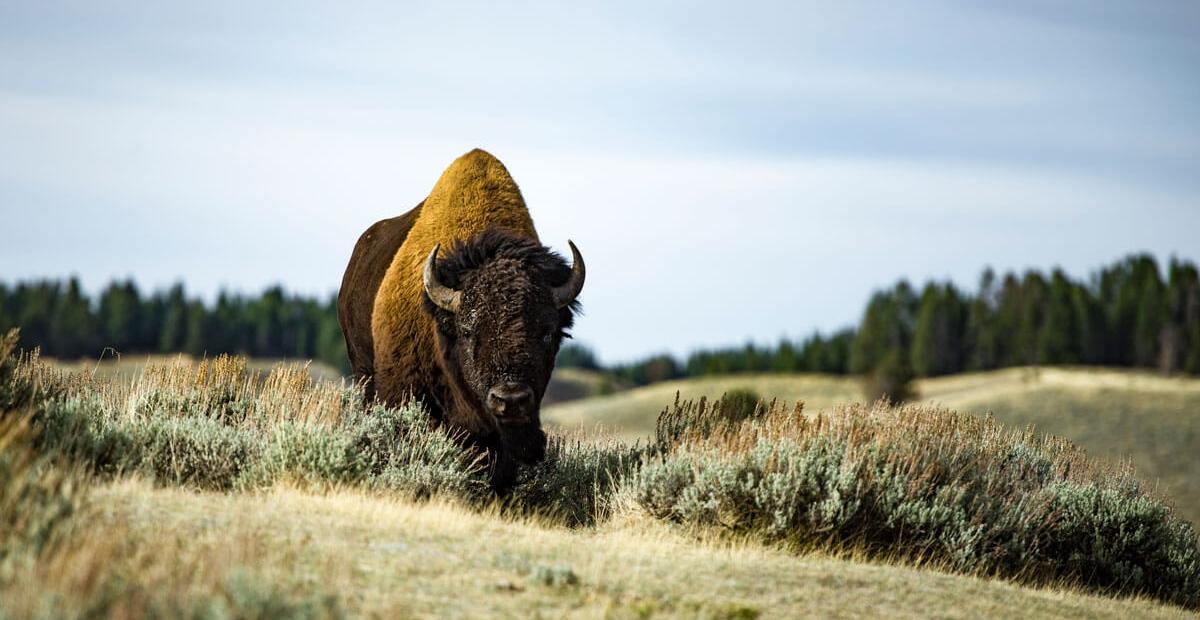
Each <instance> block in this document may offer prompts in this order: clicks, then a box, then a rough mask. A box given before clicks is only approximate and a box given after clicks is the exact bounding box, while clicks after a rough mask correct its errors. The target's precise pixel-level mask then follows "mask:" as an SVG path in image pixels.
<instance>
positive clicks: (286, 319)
mask: <svg viewBox="0 0 1200 620" xmlns="http://www.w3.org/2000/svg"><path fill="white" fill-rule="evenodd" d="M10 327H20V328H21V344H22V346H24V347H26V348H32V347H35V346H36V347H41V349H42V353H43V354H44V355H48V356H52V357H59V358H64V359H77V358H81V357H88V358H97V357H100V356H101V354H102V353H103V352H104V351H105V349H108V348H111V349H113V350H114V351H116V352H119V353H121V354H137V353H188V354H191V355H195V356H203V355H208V356H213V355H217V354H220V353H235V354H244V355H250V356H255V357H292V358H303V359H315V360H320V361H322V362H325V363H328V364H330V365H332V366H333V367H334V368H338V369H341V370H342V371H346V370H347V369H348V366H349V363H348V362H347V359H346V345H345V341H344V340H343V338H342V331H341V328H340V327H339V325H338V321H337V312H336V309H335V306H334V298H333V297H332V296H331V297H329V298H327V299H314V298H309V297H303V296H297V295H288V294H287V293H285V292H284V291H283V289H282V288H280V287H278V286H276V287H272V288H268V289H267V290H265V291H264V292H263V293H262V294H260V295H257V296H243V295H236V294H230V293H225V292H222V293H221V294H220V295H218V296H217V299H216V301H215V302H214V303H211V304H205V303H203V302H202V301H200V299H198V298H196V297H189V296H188V295H187V293H186V291H185V290H184V287H183V285H181V284H177V285H175V286H173V287H171V288H170V289H167V290H165V291H156V292H154V293H150V294H143V293H142V292H141V291H140V290H139V289H138V287H137V285H135V284H134V283H133V282H132V281H128V280H127V281H118V282H113V283H111V284H110V285H109V286H108V287H107V288H105V289H104V290H103V291H102V292H101V293H100V294H99V296H98V297H96V298H95V299H93V298H92V297H91V296H89V295H88V294H87V293H86V292H85V291H84V290H83V289H82V287H81V286H80V284H79V281H78V279H76V278H71V279H69V280H67V281H66V282H65V283H64V282H58V281H50V280H41V281H33V282H22V283H18V284H16V285H15V286H7V285H5V284H3V283H0V333H4V332H6V331H7V330H8V329H9V328H10Z"/></svg>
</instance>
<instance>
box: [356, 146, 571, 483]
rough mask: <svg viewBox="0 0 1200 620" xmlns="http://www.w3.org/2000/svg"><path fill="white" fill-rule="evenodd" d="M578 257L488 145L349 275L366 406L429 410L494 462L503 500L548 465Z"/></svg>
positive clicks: (377, 234)
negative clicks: (546, 233) (554, 246)
mask: <svg viewBox="0 0 1200 620" xmlns="http://www.w3.org/2000/svg"><path fill="white" fill-rule="evenodd" d="M568 243H570V242H568ZM570 247H571V253H572V254H573V262H572V264H571V265H568V264H567V263H566V261H565V260H564V259H563V258H562V257H561V256H559V255H557V254H555V253H554V252H552V251H550V250H549V249H548V248H546V247H545V246H543V245H542V244H541V242H540V241H539V240H538V236H537V232H536V231H535V230H534V228H533V220H532V219H531V218H530V216H529V211H528V209H526V207H525V201H524V199H523V198H522V197H521V193H520V190H518V189H517V185H516V183H514V182H513V180H512V177H511V176H509V174H508V171H507V170H506V169H505V168H504V165H503V164H501V163H500V161H499V160H497V159H496V158H495V157H493V156H492V155H490V154H488V153H486V152H484V151H482V150H478V149H477V150H474V151H471V152H470V153H467V154H466V155H463V156H462V157H460V158H458V159H457V160H455V161H454V163H452V164H451V165H450V167H449V168H447V169H446V171H445V172H444V173H442V176H441V178H440V179H439V180H438V182H437V184H436V185H434V187H433V190H432V191H431V192H430V193H429V196H428V197H427V198H426V199H425V200H424V201H423V202H421V203H420V204H418V205H417V206H416V207H415V208H413V209H412V210H411V211H409V212H407V213H405V214H403V215H400V216H398V217H394V218H391V219H386V220H382V221H380V222H376V223H375V224H374V225H372V226H371V227H370V228H368V229H367V230H366V232H364V233H363V234H362V236H361V237H360V238H359V240H358V243H357V244H356V245H355V247H354V252H353V254H352V255H351V257H350V263H349V265H348V266H347V267H346V273H345V276H344V277H343V279H342V287H341V290H340V292H339V293H338V302H337V310H338V320H339V321H340V323H341V326H342V332H343V333H344V335H345V337H346V349H347V352H348V354H349V357H350V364H351V367H352V369H353V372H354V376H355V378H356V379H358V380H359V381H361V382H363V383H364V385H365V386H366V387H365V389H366V397H367V398H368V399H377V400H378V401H380V402H383V403H385V404H388V405H398V404H400V403H401V402H403V401H406V400H408V399H409V398H415V399H417V400H419V401H420V402H421V403H423V404H424V406H425V407H426V409H427V410H428V412H429V415H430V416H432V417H433V419H434V420H436V421H437V422H438V423H439V424H441V425H444V426H446V427H448V428H450V429H452V430H455V431H458V432H459V434H460V436H462V437H463V439H464V441H465V442H467V443H468V444H469V445H470V446H472V447H475V448H478V449H481V450H483V451H485V452H486V454H487V461H488V463H489V468H490V475H491V481H492V485H493V486H494V487H495V488H496V489H497V490H500V491H503V490H505V489H507V488H508V487H509V486H511V484H512V483H513V481H514V479H515V476H516V470H517V466H518V463H536V462H538V461H540V460H542V458H543V457H544V455H545V450H546V435H545V433H544V432H543V431H542V429H541V419H540V415H539V409H540V404H541V400H542V396H543V395H544V394H545V393H546V385H547V383H549V381H550V373H551V372H552V371H553V369H554V359H555V356H556V355H557V353H558V348H559V345H560V343H561V342H562V340H563V338H567V337H569V335H568V329H569V328H570V327H571V325H572V324H573V322H574V316H575V313H576V312H577V311H578V309H579V303H578V302H577V301H576V298H577V297H578V295H579V292H580V291H581V290H582V289H583V281H584V275H585V268H584V263H583V257H582V256H581V255H580V253H579V250H578V249H577V248H576V247H575V244H574V243H570Z"/></svg>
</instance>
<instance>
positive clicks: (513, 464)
mask: <svg viewBox="0 0 1200 620" xmlns="http://www.w3.org/2000/svg"><path fill="white" fill-rule="evenodd" d="M496 438H497V437H496V436H495V435H493V436H492V441H489V444H490V445H489V446H488V448H487V450H488V461H489V463H490V467H489V469H490V474H491V484H492V489H493V490H495V491H496V492H497V493H499V494H500V495H506V494H507V493H508V492H509V491H510V490H511V489H512V485H513V483H515V482H516V480H517V466H518V463H525V464H527V465H529V464H533V463H537V462H538V461H541V460H542V459H543V458H545V456H546V433H544V432H542V429H541V428H539V427H538V425H536V424H528V425H525V426H509V427H504V428H503V429H502V430H501V431H500V435H499V437H498V439H499V441H498V442H496V441H495V439H496Z"/></svg>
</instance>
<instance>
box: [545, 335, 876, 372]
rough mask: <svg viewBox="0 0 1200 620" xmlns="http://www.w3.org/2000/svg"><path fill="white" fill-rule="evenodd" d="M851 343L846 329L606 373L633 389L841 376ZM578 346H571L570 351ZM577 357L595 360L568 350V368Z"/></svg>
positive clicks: (659, 358) (651, 360)
mask: <svg viewBox="0 0 1200 620" xmlns="http://www.w3.org/2000/svg"><path fill="white" fill-rule="evenodd" d="M853 340H854V331H853V330H849V329H848V330H844V331H840V332H838V333H836V334H833V335H832V336H823V335H821V334H813V335H812V336H809V337H808V338H807V339H805V340H803V341H799V342H794V341H791V340H788V339H786V338H785V339H783V340H781V341H780V342H779V344H778V345H776V346H773V347H771V346H760V345H755V344H753V343H749V344H746V345H744V346H741V347H730V348H724V349H705V350H700V351H696V352H694V353H692V354H691V355H689V356H688V357H687V358H686V359H684V360H682V361H680V360H677V359H676V358H675V357H673V356H671V355H669V354H665V353H664V354H659V355H653V356H650V357H648V358H645V359H642V360H639V361H637V362H633V363H629V364H621V365H617V366H613V367H612V368H610V369H608V370H609V371H610V372H611V373H612V374H613V375H614V376H615V377H616V378H618V379H620V380H621V381H622V382H624V383H627V384H631V385H635V386H636V385H648V384H650V383H657V382H659V381H667V380H670V379H681V378H684V377H701V376H706V375H724V374H733V373H741V372H821V373H831V374H845V373H846V372H848V371H849V365H850V345H851V343H852V342H853ZM579 346H580V345H571V349H576V348H578V347H579ZM566 350H567V347H564V348H563V351H566ZM585 351H586V349H585ZM577 358H584V359H587V358H591V359H594V356H591V354H590V353H589V352H582V353H581V352H578V351H574V350H572V351H571V353H570V354H569V355H568V356H566V357H565V361H566V362H567V363H568V364H569V363H571V362H572V361H573V360H575V359H577ZM563 362H564V356H563V354H562V352H560V355H559V363H560V364H561V363H563ZM597 367H598V365H597Z"/></svg>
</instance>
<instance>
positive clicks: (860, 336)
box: [571, 255, 1200, 396]
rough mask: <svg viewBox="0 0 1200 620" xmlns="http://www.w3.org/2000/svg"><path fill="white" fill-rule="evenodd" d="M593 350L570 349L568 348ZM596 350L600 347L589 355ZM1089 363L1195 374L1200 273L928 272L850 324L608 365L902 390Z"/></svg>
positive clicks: (1153, 269) (643, 379)
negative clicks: (908, 385)
mask: <svg viewBox="0 0 1200 620" xmlns="http://www.w3.org/2000/svg"><path fill="white" fill-rule="evenodd" d="M589 355H590V353H586V354H585V353H580V352H573V353H572V354H571V357H572V359H574V358H579V357H587V356H589ZM592 359H593V360H594V356H592ZM1052 364H1089V365H1105V366H1125V367H1140V368H1153V369H1158V370H1160V371H1162V372H1165V373H1176V372H1183V373H1189V374H1200V278H1198V277H1197V269H1196V266H1195V265H1194V264H1193V263H1191V262H1188V261H1181V260H1175V259H1172V260H1171V261H1170V262H1169V264H1168V265H1167V269H1166V272H1165V274H1164V273H1163V272H1162V271H1161V270H1160V268H1159V265H1158V263H1157V262H1156V261H1155V259H1154V257H1152V256H1149V255H1134V256H1130V257H1128V258H1126V259H1124V260H1121V261H1119V262H1117V263H1116V264H1114V265H1111V266H1109V267H1106V268H1103V269H1101V270H1100V271H1098V272H1096V273H1095V274H1093V275H1092V277H1091V278H1090V279H1088V280H1086V281H1080V280H1074V279H1072V278H1070V277H1069V276H1067V275H1066V274H1065V273H1063V272H1062V271H1061V270H1058V269H1055V270H1053V271H1052V272H1050V274H1049V275H1046V274H1044V273H1042V272H1039V271H1027V272H1025V273H1024V274H1019V275H1018V274H1016V273H1007V274H1005V275H1003V276H1002V277H1000V276H997V275H996V273H995V272H994V271H992V270H991V269H987V270H985V271H984V273H983V275H982V277H981V278H980V284H979V289H978V290H977V291H976V292H974V293H969V292H965V291H961V290H959V289H958V288H957V287H955V286H954V285H953V284H951V283H948V282H947V283H938V282H931V283H928V284H926V285H925V286H924V288H923V289H921V290H920V291H919V292H918V291H917V290H916V289H914V288H913V287H912V285H910V284H909V283H908V282H906V281H901V282H899V283H897V284H896V285H895V286H893V287H891V288H889V289H887V290H883V291H879V292H876V293H875V294H874V295H873V296H872V297H871V299H870V301H869V303H868V304H867V308H866V311H865V312H864V314H863V316H862V319H861V320H860V322H859V325H858V328H857V329H855V330H845V331H842V332H838V333H836V334H834V335H833V336H829V337H823V336H821V335H820V334H817V335H814V336H812V337H810V338H809V339H807V340H805V341H803V342H800V343H794V342H790V341H787V340H784V341H783V342H781V343H780V344H778V345H777V346H775V347H760V346H755V345H753V344H748V345H745V346H743V347H732V348H726V349H716V350H710V351H699V352H696V353H693V354H692V355H690V356H689V357H688V358H687V359H685V360H683V361H680V360H678V359H676V358H674V357H672V356H670V355H665V354H662V355H654V356H651V357H648V358H645V359H643V360H640V361H637V362H634V363H629V364H623V365H619V366H615V367H614V368H612V369H611V371H612V372H613V373H614V374H616V375H617V376H618V377H620V378H622V379H624V380H625V381H627V382H629V383H632V384H634V385H645V384H647V383H653V382H656V381H663V380H667V379H675V378H681V377H695V376H702V375H712V374H725V373H735V372H751V371H756V372H757V371H779V372H800V371H803V372H825V373H834V374H843V373H855V374H864V375H870V374H881V375H885V379H886V380H885V381H884V383H885V384H886V386H887V387H882V388H881V390H880V391H882V392H888V393H891V394H892V395H893V396H902V395H900V394H898V393H895V390H897V389H900V386H902V385H903V384H904V383H905V382H906V381H907V380H909V379H911V378H914V377H932V376H937V375H945V374H951V373H956V372H962V371H968V370H990V369H995V368H1004V367H1011V366H1024V365H1052Z"/></svg>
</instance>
